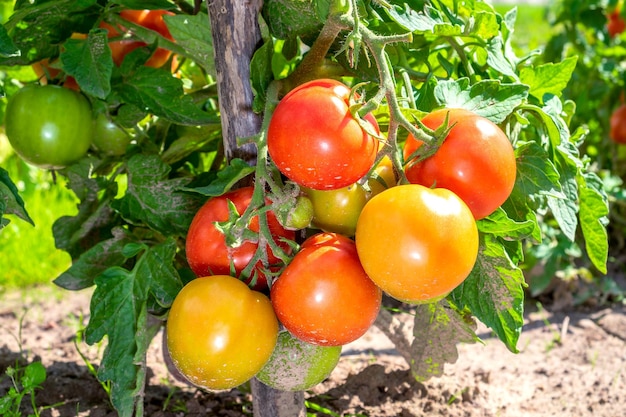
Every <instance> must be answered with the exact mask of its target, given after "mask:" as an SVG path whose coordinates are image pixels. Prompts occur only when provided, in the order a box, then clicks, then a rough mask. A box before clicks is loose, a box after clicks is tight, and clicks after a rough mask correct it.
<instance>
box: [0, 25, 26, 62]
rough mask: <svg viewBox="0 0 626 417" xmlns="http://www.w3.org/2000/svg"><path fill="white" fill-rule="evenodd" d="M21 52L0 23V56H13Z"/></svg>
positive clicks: (17, 55)
mask: <svg viewBox="0 0 626 417" xmlns="http://www.w3.org/2000/svg"><path fill="white" fill-rule="evenodd" d="M21 54H22V52H21V51H20V48H18V47H17V46H16V45H15V44H14V43H13V40H12V39H11V37H10V36H9V34H8V33H7V30H6V28H5V27H4V26H2V25H0V57H1V58H13V57H19V56H20V55H21Z"/></svg>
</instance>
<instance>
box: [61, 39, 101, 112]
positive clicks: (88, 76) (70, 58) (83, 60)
mask: <svg viewBox="0 0 626 417" xmlns="http://www.w3.org/2000/svg"><path fill="white" fill-rule="evenodd" d="M107 45H108V37H107V31H106V30H104V29H94V30H92V31H91V32H89V36H88V37H87V39H86V40H80V39H69V40H67V41H66V42H65V44H64V50H63V52H61V55H60V58H61V62H62V63H63V69H64V70H65V72H66V73H67V74H69V75H71V76H72V77H74V78H75V79H76V82H77V83H78V85H80V88H81V90H82V91H84V92H85V93H87V94H90V95H92V96H94V97H97V98H99V99H102V100H104V99H105V98H106V97H107V96H108V95H109V93H110V92H111V74H112V73H113V58H112V56H111V49H110V48H108V47H107Z"/></svg>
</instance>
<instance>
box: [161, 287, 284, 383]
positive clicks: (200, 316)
mask: <svg viewBox="0 0 626 417" xmlns="http://www.w3.org/2000/svg"><path fill="white" fill-rule="evenodd" d="M277 337H278V321H277V320H276V316H275V315H274V312H273V310H272V305H271V304H270V302H269V300H268V299H267V297H266V296H265V295H263V294H261V293H259V292H256V291H252V290H250V289H249V288H248V287H247V286H246V285H245V284H244V283H242V282H241V281H239V280H238V279H236V278H233V277H230V276H227V275H216V276H211V277H201V278H196V279H194V280H192V281H191V282H189V283H188V284H187V285H185V287H184V288H183V289H182V290H181V291H180V292H179V293H178V295H177V296H176V298H175V299H174V303H173V304H172V307H171V309H170V313H169V317H168V321H167V347H168V350H169V353H170V356H171V358H172V361H173V362H174V365H175V366H176V367H177V368H178V370H179V371H180V372H181V373H182V374H183V375H184V376H185V377H186V378H187V379H189V381H191V382H192V383H193V384H195V385H198V386H200V387H203V388H206V389H215V390H219V389H229V388H233V387H236V386H237V385H241V384H242V383H244V382H246V381H247V380H249V379H250V378H252V377H253V376H254V375H255V374H256V373H257V372H259V370H260V369H261V368H262V367H263V366H264V365H265V363H266V362H267V361H268V360H269V358H270V356H271V355H272V351H273V350H274V346H275V345H276V340H277Z"/></svg>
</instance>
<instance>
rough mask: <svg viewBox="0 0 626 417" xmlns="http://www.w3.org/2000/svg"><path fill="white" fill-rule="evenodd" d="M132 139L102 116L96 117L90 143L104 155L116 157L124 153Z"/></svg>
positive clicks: (101, 114)
mask: <svg viewBox="0 0 626 417" xmlns="http://www.w3.org/2000/svg"><path fill="white" fill-rule="evenodd" d="M131 140H132V137H131V136H130V135H129V134H128V132H127V131H125V130H124V129H123V128H121V127H120V126H118V125H117V124H115V123H114V122H113V121H111V120H109V118H108V117H107V116H106V115H105V114H104V113H100V114H99V115H98V116H97V117H96V122H95V126H94V132H93V138H92V143H93V146H94V148H96V150H98V151H100V152H102V153H103V154H105V155H111V156H118V155H124V154H125V153H126V147H127V146H128V145H129V144H130V141H131Z"/></svg>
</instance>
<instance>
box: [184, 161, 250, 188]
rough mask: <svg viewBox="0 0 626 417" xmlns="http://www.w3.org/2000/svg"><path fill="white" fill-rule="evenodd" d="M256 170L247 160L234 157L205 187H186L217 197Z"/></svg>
mask: <svg viewBox="0 0 626 417" xmlns="http://www.w3.org/2000/svg"><path fill="white" fill-rule="evenodd" d="M254 171H255V168H254V167H253V166H250V165H249V164H248V163H246V161H244V160H243V159H239V158H234V159H232V160H231V161H230V163H229V164H228V165H227V166H226V167H225V168H224V169H222V170H220V171H218V172H217V173H215V176H214V177H213V178H212V179H211V180H210V182H209V184H208V185H206V186H203V187H194V188H186V190H188V191H193V192H195V193H199V194H201V195H204V196H207V197H217V196H220V195H222V194H224V193H226V192H227V191H229V190H230V189H231V188H232V187H233V186H234V185H235V184H236V183H237V182H239V181H240V180H242V179H244V178H245V177H247V176H248V175H250V174H252V173H253V172H254Z"/></svg>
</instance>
